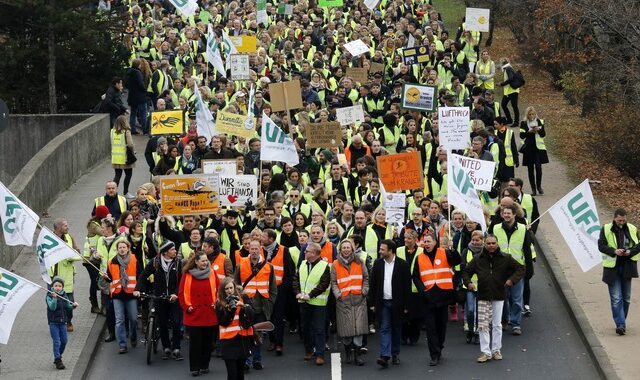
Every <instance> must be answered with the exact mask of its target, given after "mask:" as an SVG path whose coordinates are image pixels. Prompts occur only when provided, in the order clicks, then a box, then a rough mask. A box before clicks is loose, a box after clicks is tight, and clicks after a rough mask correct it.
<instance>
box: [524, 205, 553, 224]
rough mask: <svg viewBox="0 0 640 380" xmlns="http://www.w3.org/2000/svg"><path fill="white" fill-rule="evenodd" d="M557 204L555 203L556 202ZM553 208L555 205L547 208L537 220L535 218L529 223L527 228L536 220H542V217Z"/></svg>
mask: <svg viewBox="0 0 640 380" xmlns="http://www.w3.org/2000/svg"><path fill="white" fill-rule="evenodd" d="M554 206H555V204H554ZM552 208H553V206H551V207H549V208H548V209H547V211H545V212H543V213H542V214H540V216H538V217H537V218H536V219H535V220H533V221H532V222H531V223H529V224H527V228H529V227H531V226H532V225H533V224H534V223H535V222H537V221H538V220H540V218H542V216H543V215H544V214H546V213H548V212H549V211H551V209H552Z"/></svg>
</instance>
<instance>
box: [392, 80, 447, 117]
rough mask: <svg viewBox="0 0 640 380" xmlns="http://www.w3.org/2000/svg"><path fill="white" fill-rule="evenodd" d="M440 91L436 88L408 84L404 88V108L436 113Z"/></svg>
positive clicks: (402, 104)
mask: <svg viewBox="0 0 640 380" xmlns="http://www.w3.org/2000/svg"><path fill="white" fill-rule="evenodd" d="M437 95H438V89H437V88H436V87H434V86H423V85H420V84H415V83H406V84H404V85H403V86H402V103H401V106H402V108H406V109H412V110H418V111H427V112H435V110H436V104H437V101H438V96H437Z"/></svg>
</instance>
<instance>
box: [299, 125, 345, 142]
mask: <svg viewBox="0 0 640 380" xmlns="http://www.w3.org/2000/svg"><path fill="white" fill-rule="evenodd" d="M306 137H307V143H306V146H307V147H308V148H329V147H333V146H340V144H341V143H342V130H341V129H340V123H338V122H335V121H329V122H325V123H312V124H309V126H308V127H307V128H306Z"/></svg>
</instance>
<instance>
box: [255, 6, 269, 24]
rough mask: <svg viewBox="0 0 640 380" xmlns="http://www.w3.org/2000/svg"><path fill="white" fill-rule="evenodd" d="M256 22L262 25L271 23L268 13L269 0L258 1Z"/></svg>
mask: <svg viewBox="0 0 640 380" xmlns="http://www.w3.org/2000/svg"><path fill="white" fill-rule="evenodd" d="M256 22H257V23H258V24H262V25H265V26H266V25H269V16H268V15H267V0H258V1H257V2H256Z"/></svg>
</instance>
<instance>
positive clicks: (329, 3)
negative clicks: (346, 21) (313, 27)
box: [319, 0, 344, 7]
mask: <svg viewBox="0 0 640 380" xmlns="http://www.w3.org/2000/svg"><path fill="white" fill-rule="evenodd" d="M319 5H320V6H321V7H341V6H343V5H344V1H343V0H320V2H319Z"/></svg>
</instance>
